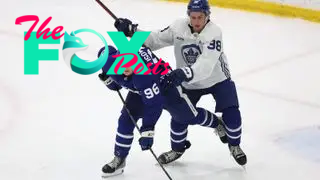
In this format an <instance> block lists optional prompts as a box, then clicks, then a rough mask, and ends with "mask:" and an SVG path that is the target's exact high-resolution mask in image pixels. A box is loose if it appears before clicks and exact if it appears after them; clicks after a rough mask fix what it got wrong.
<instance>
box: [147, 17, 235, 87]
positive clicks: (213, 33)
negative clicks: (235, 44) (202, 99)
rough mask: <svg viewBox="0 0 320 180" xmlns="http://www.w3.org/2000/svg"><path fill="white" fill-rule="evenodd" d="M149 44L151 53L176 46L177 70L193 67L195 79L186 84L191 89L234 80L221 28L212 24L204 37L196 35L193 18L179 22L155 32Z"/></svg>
mask: <svg viewBox="0 0 320 180" xmlns="http://www.w3.org/2000/svg"><path fill="white" fill-rule="evenodd" d="M145 45H146V46H147V47H149V48H150V49H151V50H158V49H160V48H163V47H167V46H174V54H175V58H176V68H181V67H185V66H189V67H191V69H192V71H193V79H192V80H191V81H189V82H183V83H182V85H183V86H184V87H185V88H187V89H204V88H208V87H211V86H213V85H215V84H216V83H219V82H221V81H223V80H225V79H227V78H229V77H230V72H229V66H228V62H227V58H226V56H225V55H224V53H223V42H222V32H221V29H220V27H218V26H217V25H216V24H214V23H213V22H211V21H210V22H208V23H207V25H206V26H205V28H204V29H203V30H202V31H201V33H200V34H198V33H193V34H192V32H191V29H190V27H189V19H188V18H185V19H178V20H176V21H174V22H173V23H172V24H171V25H170V26H168V27H167V28H165V29H163V30H158V31H153V32H151V34H150V35H149V37H148V38H147V40H146V41H145Z"/></svg>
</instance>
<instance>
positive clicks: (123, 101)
mask: <svg viewBox="0 0 320 180" xmlns="http://www.w3.org/2000/svg"><path fill="white" fill-rule="evenodd" d="M96 2H97V3H98V4H99V5H100V6H101V7H102V8H103V9H104V10H105V11H107V13H108V14H109V15H110V16H111V17H112V18H113V19H114V20H117V19H118V18H117V16H116V15H115V14H113V12H112V11H111V10H110V9H109V8H108V7H107V6H105V5H104V4H103V3H102V2H101V1H100V0H96ZM117 92H118V95H119V97H120V99H121V101H122V103H123V106H124V108H125V109H126V111H127V113H128V115H129V117H130V119H131V121H132V123H133V124H134V125H135V127H136V128H137V130H138V132H139V134H140V135H141V132H140V129H139V126H138V124H137V123H136V121H135V120H134V118H133V116H132V115H131V113H130V111H129V109H128V108H127V105H126V103H125V100H124V99H123V97H122V95H121V93H120V90H119V89H117ZM149 150H150V152H151V154H152V155H153V157H154V158H155V159H156V161H157V162H158V164H159V165H160V167H161V169H162V170H163V172H164V173H165V174H166V175H167V177H168V178H169V180H173V179H172V178H171V176H170V175H169V173H168V172H167V171H166V169H165V168H164V167H163V165H162V164H161V163H160V162H159V160H158V158H157V156H156V154H155V153H154V151H153V150H152V148H150V149H149Z"/></svg>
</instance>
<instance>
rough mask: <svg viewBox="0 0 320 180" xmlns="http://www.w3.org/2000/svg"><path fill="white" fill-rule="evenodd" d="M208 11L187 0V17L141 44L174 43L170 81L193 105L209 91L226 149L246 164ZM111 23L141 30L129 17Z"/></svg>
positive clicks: (232, 90)
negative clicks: (226, 144)
mask: <svg viewBox="0 0 320 180" xmlns="http://www.w3.org/2000/svg"><path fill="white" fill-rule="evenodd" d="M210 14H211V12H210V6H209V4H208V1H207V0H190V1H189V4H188V6H187V15H188V17H186V18H180V19H177V20H174V22H173V23H171V24H170V25H169V26H167V27H166V28H164V29H162V30H155V31H152V32H151V33H150V35H149V37H148V38H147V40H146V41H145V42H144V44H145V45H146V46H148V47H149V48H150V49H151V50H152V51H156V50H158V49H161V48H164V47H168V46H173V47H174V48H173V49H174V55H175V60H176V69H175V70H174V71H173V72H172V73H170V75H169V76H170V77H169V78H170V79H171V80H172V83H173V84H175V85H178V86H179V85H181V86H182V87H183V89H184V92H185V93H186V94H188V97H189V98H190V100H191V101H192V103H193V104H194V105H195V106H196V104H197V102H198V101H199V100H200V98H201V97H202V96H204V95H209V94H210V95H212V97H213V98H214V100H215V105H216V106H215V111H216V112H219V113H221V114H222V120H223V122H224V126H225V129H226V134H227V136H228V138H227V140H228V147H229V150H230V152H231V154H232V156H233V158H234V159H235V160H236V162H237V163H238V164H240V165H245V164H246V163H247V156H246V154H245V153H244V152H243V150H242V148H241V147H240V143H241V134H242V118H241V113H240V110H239V102H238V95H237V90H236V85H235V83H234V81H233V80H232V78H231V75H230V69H229V65H228V60H227V57H226V54H225V52H224V48H223V46H224V42H223V40H222V31H221V28H220V27H219V26H218V25H217V24H215V23H214V22H213V21H211V19H210ZM114 25H115V27H116V28H117V29H118V31H122V32H124V34H126V35H127V36H130V35H131V34H133V33H134V32H136V31H143V30H140V29H138V25H137V24H133V23H132V21H130V20H129V19H124V18H119V19H118V20H117V21H116V22H115V24H114ZM170 153H171V152H170V151H169V152H166V153H164V154H170Z"/></svg>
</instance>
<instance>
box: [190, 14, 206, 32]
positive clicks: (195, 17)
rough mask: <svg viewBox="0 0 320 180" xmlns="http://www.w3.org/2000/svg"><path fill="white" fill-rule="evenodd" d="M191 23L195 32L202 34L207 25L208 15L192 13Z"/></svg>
mask: <svg viewBox="0 0 320 180" xmlns="http://www.w3.org/2000/svg"><path fill="white" fill-rule="evenodd" d="M190 23H191V26H192V27H193V30H194V31H195V32H198V33H199V32H200V31H201V30H202V29H203V28H204V26H205V24H206V15H205V14H204V13H203V12H191V13H190Z"/></svg>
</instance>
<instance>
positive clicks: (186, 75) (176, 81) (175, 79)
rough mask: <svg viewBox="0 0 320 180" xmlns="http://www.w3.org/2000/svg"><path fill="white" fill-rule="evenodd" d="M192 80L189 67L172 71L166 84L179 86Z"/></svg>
mask: <svg viewBox="0 0 320 180" xmlns="http://www.w3.org/2000/svg"><path fill="white" fill-rule="evenodd" d="M192 78H193V72H192V69H191V68H190V67H183V68H179V69H176V70H174V71H172V72H171V73H170V74H169V75H168V83H169V84H170V85H171V84H173V85H175V86H180V85H181V83H182V82H183V81H187V82H188V81H190V80H191V79H192Z"/></svg>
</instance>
